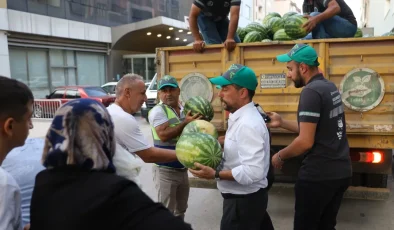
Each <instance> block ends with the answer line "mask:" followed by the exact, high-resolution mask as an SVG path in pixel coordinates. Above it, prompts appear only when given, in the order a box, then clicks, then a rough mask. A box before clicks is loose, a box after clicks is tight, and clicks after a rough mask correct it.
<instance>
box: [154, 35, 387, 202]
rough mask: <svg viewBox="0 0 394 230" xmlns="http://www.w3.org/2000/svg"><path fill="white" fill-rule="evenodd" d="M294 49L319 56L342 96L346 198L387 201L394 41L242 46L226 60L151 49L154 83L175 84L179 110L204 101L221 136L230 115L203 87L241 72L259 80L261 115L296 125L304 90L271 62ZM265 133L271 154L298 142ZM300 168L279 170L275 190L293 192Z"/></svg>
mask: <svg viewBox="0 0 394 230" xmlns="http://www.w3.org/2000/svg"><path fill="white" fill-rule="evenodd" d="M297 43H306V44H309V45H310V46H312V47H313V48H314V49H315V50H316V51H317V53H318V57H319V62H320V66H319V68H320V71H321V72H322V73H323V74H324V76H325V77H326V78H327V79H329V80H331V81H333V82H334V83H335V84H336V85H337V87H338V89H339V91H340V93H341V95H342V101H343V104H344V106H343V109H344V111H345V116H346V124H345V125H346V127H347V137H348V140H349V145H350V157H351V159H352V167H353V177H352V185H351V187H350V188H349V189H348V191H347V193H346V195H345V197H351V198H360V199H378V200H380V199H387V198H388V197H389V194H390V189H389V187H388V176H389V175H390V173H391V170H392V160H393V149H394V129H393V126H394V37H370V38H346V39H340V38H336V39H313V40H294V41H273V42H264V43H263V42H257V43H240V44H238V45H237V47H236V48H235V50H234V51H232V52H228V51H227V50H226V49H225V48H224V46H223V45H209V46H206V48H205V51H204V52H203V53H195V52H194V51H193V49H192V47H187V46H183V47H165V48H157V49H156V68H157V69H156V71H157V79H160V78H161V77H162V76H164V75H166V74H169V75H171V76H174V77H175V78H176V79H177V80H178V82H180V88H181V101H182V102H183V103H184V102H185V100H187V98H188V96H189V97H190V96H193V93H194V94H196V92H197V94H198V93H199V92H201V93H202V94H204V96H206V97H207V99H209V100H210V101H211V104H212V106H213V108H214V111H215V116H214V118H213V120H212V121H211V123H212V124H214V125H215V127H216V128H217V129H218V131H219V133H221V134H224V133H225V131H226V129H227V119H228V113H227V112H226V111H224V110H223V108H222V106H221V103H220V100H219V98H218V96H217V93H218V89H216V88H215V87H212V85H210V83H209V81H208V79H209V78H211V77H215V76H220V75H221V74H223V73H224V72H225V71H226V70H227V69H228V68H229V67H230V66H231V65H232V64H243V65H246V66H248V67H250V68H252V69H253V70H254V72H255V73H256V78H258V86H257V89H256V94H255V97H254V99H253V101H254V102H255V103H258V104H259V105H260V106H261V107H262V108H263V109H264V111H274V112H277V113H279V114H281V115H282V117H283V118H284V119H289V120H294V121H295V120H296V117H297V116H296V115H297V114H296V113H297V106H298V102H299V96H300V92H301V90H302V89H298V88H295V87H294V85H293V83H292V82H291V80H289V79H287V78H286V73H287V69H286V64H285V63H279V62H278V61H277V60H276V56H277V55H279V54H283V53H286V52H288V51H289V50H290V49H291V48H292V47H293V46H294V45H295V44H297ZM193 79H194V80H193ZM198 79H200V80H198ZM206 82H208V83H209V84H207V83H206ZM195 88H200V91H198V90H197V91H196V89H195ZM334 112H335V111H334ZM271 133H272V145H271V154H274V153H276V152H278V151H279V150H280V149H282V148H284V147H286V146H287V145H289V144H290V143H291V141H292V140H294V138H295V137H296V135H297V134H295V133H290V132H288V131H286V130H283V129H280V128H277V129H271ZM302 160H303V156H300V157H297V158H294V159H292V160H289V161H287V162H286V163H285V165H284V166H283V167H282V169H281V170H278V169H275V184H277V186H279V187H280V186H283V187H287V186H289V185H290V187H291V185H292V184H293V183H294V182H295V180H296V179H297V174H298V170H299V168H300V166H301V162H302ZM189 180H190V184H191V186H192V187H197V188H213V189H215V188H216V182H215V181H214V180H203V179H198V178H194V177H190V178H189ZM275 184H274V186H275Z"/></svg>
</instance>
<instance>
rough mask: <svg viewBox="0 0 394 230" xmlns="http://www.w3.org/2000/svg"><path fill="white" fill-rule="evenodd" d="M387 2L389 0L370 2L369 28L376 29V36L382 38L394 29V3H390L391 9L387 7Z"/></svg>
mask: <svg viewBox="0 0 394 230" xmlns="http://www.w3.org/2000/svg"><path fill="white" fill-rule="evenodd" d="M387 2H388V1H387V0H373V1H371V0H370V4H369V9H368V14H369V15H368V21H367V27H374V30H375V36H380V35H382V34H384V33H387V32H389V31H390V30H391V29H393V28H394V1H393V0H391V1H390V5H389V7H388V5H386V4H387ZM387 9H388V11H387ZM386 12H387V13H386Z"/></svg>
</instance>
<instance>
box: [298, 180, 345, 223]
mask: <svg viewBox="0 0 394 230" xmlns="http://www.w3.org/2000/svg"><path fill="white" fill-rule="evenodd" d="M349 185H350V178H346V179H340V180H329V181H305V180H297V182H296V184H295V198H296V202H295V216H294V230H335V225H336V223H337V221H336V218H337V214H338V211H339V207H340V206H341V202H342V198H343V194H344V193H345V191H346V190H347V188H348V187H349Z"/></svg>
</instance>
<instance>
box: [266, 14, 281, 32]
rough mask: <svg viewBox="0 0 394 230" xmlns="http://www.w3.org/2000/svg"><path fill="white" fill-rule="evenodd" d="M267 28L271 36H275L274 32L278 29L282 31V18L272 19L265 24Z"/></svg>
mask: <svg viewBox="0 0 394 230" xmlns="http://www.w3.org/2000/svg"><path fill="white" fill-rule="evenodd" d="M267 26H268V28H269V29H270V30H271V33H272V34H275V33H276V31H278V30H280V29H284V22H283V20H282V18H278V17H273V18H271V19H270V20H268V22H267Z"/></svg>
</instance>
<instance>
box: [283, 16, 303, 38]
mask: <svg viewBox="0 0 394 230" xmlns="http://www.w3.org/2000/svg"><path fill="white" fill-rule="evenodd" d="M307 21H308V19H307V18H304V17H303V16H302V15H299V14H297V15H293V16H290V17H288V18H287V19H286V21H285V26H284V28H285V32H286V34H287V35H288V36H289V37H291V38H292V39H299V38H304V37H305V36H306V35H308V32H307V31H306V30H305V29H304V28H302V25H304V23H305V22H307Z"/></svg>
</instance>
